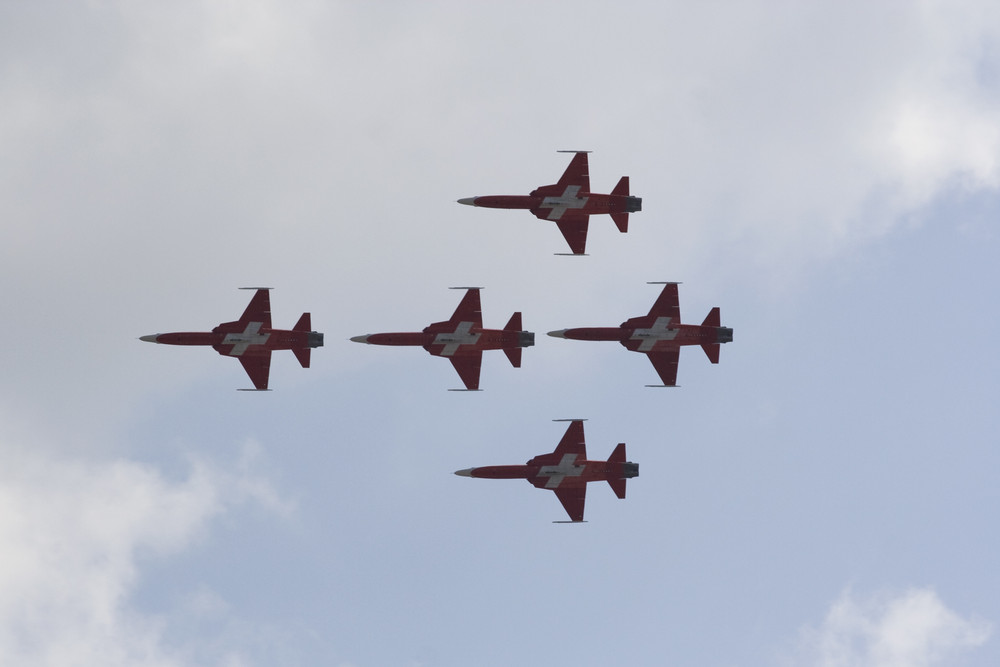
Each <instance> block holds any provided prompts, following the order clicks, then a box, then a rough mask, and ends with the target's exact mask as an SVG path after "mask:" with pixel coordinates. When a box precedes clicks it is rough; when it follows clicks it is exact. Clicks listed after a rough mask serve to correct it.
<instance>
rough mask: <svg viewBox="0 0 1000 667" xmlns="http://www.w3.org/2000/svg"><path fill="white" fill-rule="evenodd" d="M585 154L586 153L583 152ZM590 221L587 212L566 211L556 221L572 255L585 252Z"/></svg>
mask: <svg viewBox="0 0 1000 667" xmlns="http://www.w3.org/2000/svg"><path fill="white" fill-rule="evenodd" d="M584 156H586V153H584ZM589 223H590V215H589V214H587V213H576V212H575V211H574V212H572V213H571V212H570V211H567V212H566V213H565V214H563V216H562V217H561V218H560V219H559V220H557V221H556V226H557V227H559V231H560V232H562V235H563V238H564V239H566V243H568V244H569V249H570V250H572V251H573V254H574V255H583V254H584V253H586V252H587V227H588V226H589Z"/></svg>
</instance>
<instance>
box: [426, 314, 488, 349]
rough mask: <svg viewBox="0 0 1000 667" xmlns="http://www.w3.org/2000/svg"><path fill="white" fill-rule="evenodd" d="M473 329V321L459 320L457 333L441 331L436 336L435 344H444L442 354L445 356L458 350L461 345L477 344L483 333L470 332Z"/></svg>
mask: <svg viewBox="0 0 1000 667" xmlns="http://www.w3.org/2000/svg"><path fill="white" fill-rule="evenodd" d="M470 331H472V322H459V324H458V328H457V329H455V333H440V334H438V335H437V336H436V337H435V338H434V344H435V345H444V349H443V350H441V354H442V355H443V356H445V357H450V356H451V355H453V354H455V353H456V352H458V346H459V345H475V344H476V341H477V340H479V337H480V336H482V334H474V333H469V332H470Z"/></svg>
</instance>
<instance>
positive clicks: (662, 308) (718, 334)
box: [549, 283, 733, 387]
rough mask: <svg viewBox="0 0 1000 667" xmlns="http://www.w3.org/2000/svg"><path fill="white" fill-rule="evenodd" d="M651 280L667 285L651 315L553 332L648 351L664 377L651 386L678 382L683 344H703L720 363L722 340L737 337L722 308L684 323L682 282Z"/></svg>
mask: <svg viewBox="0 0 1000 667" xmlns="http://www.w3.org/2000/svg"><path fill="white" fill-rule="evenodd" d="M648 284H650V285H664V288H663V291H662V292H660V296H659V298H657V299H656V302H655V303H654V304H653V307H652V308H651V309H650V310H649V314H648V315H646V316H644V317H633V318H631V319H629V320H626V321H624V322H622V323H621V325H620V326H617V327H593V328H581V329H561V330H559V331H550V332H549V335H550V336H554V337H556V338H572V339H575V340H616V341H618V342H619V343H621V344H622V345H624V346H625V347H626V348H627V349H629V350H632V351H633V352H642V353H644V354H646V355H647V356H648V357H649V360H650V361H651V362H652V363H653V368H655V369H656V372H657V374H658V375H659V376H660V379H661V380H662V381H663V384H662V385H652V384H648V385H646V386H647V387H676V386H677V361H678V359H679V358H680V354H681V346H682V345H701V348H702V349H703V350H705V354H706V355H708V359H709V361H711V362H712V363H713V364H717V363H719V348H720V344H721V343H729V342H732V340H733V330H732V329H730V328H728V327H724V326H722V324H721V317H720V315H719V309H718V308H717V307H716V308H713V309H712V310H710V311H709V313H708V316H707V317H706V318H705V321H704V322H702V323H701V325H693V324H681V312H680V305H679V299H678V297H677V285H678V283H648Z"/></svg>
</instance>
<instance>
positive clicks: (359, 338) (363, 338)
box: [351, 334, 371, 343]
mask: <svg viewBox="0 0 1000 667" xmlns="http://www.w3.org/2000/svg"><path fill="white" fill-rule="evenodd" d="M370 335H371V334H366V335H364V336H354V337H353V338H351V340H352V341H354V342H355V343H367V342H368V336H370Z"/></svg>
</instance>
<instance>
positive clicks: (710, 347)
mask: <svg viewBox="0 0 1000 667" xmlns="http://www.w3.org/2000/svg"><path fill="white" fill-rule="evenodd" d="M720 347H722V346H721V345H719V344H718V343H702V344H701V349H703V350H705V355H706V356H707V357H708V360H709V361H711V362H712V363H713V364H717V363H719V348H720Z"/></svg>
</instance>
